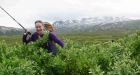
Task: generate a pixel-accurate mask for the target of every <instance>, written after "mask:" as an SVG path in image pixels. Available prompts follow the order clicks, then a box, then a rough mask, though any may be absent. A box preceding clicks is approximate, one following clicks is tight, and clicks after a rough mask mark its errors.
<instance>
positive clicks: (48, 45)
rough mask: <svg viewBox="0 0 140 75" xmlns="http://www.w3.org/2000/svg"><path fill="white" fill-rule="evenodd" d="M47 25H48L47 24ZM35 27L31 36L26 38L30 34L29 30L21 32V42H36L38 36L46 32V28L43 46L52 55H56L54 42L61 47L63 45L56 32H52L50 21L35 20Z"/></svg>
mask: <svg viewBox="0 0 140 75" xmlns="http://www.w3.org/2000/svg"><path fill="white" fill-rule="evenodd" d="M47 25H48V26H47ZM35 28H36V32H35V33H33V34H32V35H31V37H29V38H28V35H30V32H26V33H24V34H23V43H25V44H28V43H30V42H36V40H38V39H39V38H42V37H43V36H46V35H44V34H45V33H46V32H45V29H46V28H47V31H48V37H47V39H46V40H45V41H46V42H45V43H43V46H41V47H43V48H45V49H47V51H48V52H49V53H50V52H51V53H52V54H54V55H56V53H57V50H56V43H57V44H59V45H60V46H61V47H62V48H63V47H64V42H63V41H61V40H60V39H59V38H58V37H57V36H56V34H55V33H54V30H53V25H51V24H50V23H48V24H43V22H42V21H41V20H37V21H35Z"/></svg>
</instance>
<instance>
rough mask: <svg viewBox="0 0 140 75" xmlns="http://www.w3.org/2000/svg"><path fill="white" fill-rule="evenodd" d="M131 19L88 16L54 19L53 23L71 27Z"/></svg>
mask: <svg viewBox="0 0 140 75" xmlns="http://www.w3.org/2000/svg"><path fill="white" fill-rule="evenodd" d="M129 20H131V19H129V18H126V17H107V16H106V17H90V18H82V19H79V20H65V21H56V22H54V25H55V26H56V27H65V26H66V27H71V26H74V25H76V26H81V25H86V26H87V25H92V26H93V25H97V24H98V25H104V24H107V23H115V22H122V21H129Z"/></svg>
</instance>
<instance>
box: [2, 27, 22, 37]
mask: <svg viewBox="0 0 140 75" xmlns="http://www.w3.org/2000/svg"><path fill="white" fill-rule="evenodd" d="M22 33H23V30H22V29H19V28H13V27H5V26H0V35H18V34H22Z"/></svg>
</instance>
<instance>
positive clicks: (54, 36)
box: [49, 33, 64, 47]
mask: <svg viewBox="0 0 140 75" xmlns="http://www.w3.org/2000/svg"><path fill="white" fill-rule="evenodd" d="M49 36H50V38H51V39H52V40H53V41H54V42H56V43H57V44H59V45H60V46H61V47H64V42H62V41H61V40H60V39H59V38H58V37H57V36H56V35H54V34H53V33H50V34H49Z"/></svg>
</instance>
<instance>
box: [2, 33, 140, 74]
mask: <svg viewBox="0 0 140 75" xmlns="http://www.w3.org/2000/svg"><path fill="white" fill-rule="evenodd" d="M64 42H65V47H64V48H61V47H59V46H58V45H57V50H58V53H57V55H56V56H54V55H52V54H51V53H47V50H45V49H42V48H40V47H38V46H37V45H38V44H39V43H40V41H37V42H35V43H30V44H28V45H23V44H17V45H15V46H12V47H9V46H8V45H7V44H6V43H5V41H3V42H1V43H0V75H46V74H47V75H139V74H140V35H139V33H135V34H132V35H129V36H126V37H124V38H122V39H119V40H116V41H115V42H111V41H108V42H106V43H98V44H95V43H87V42H84V43H82V44H81V43H77V42H74V41H72V40H69V39H65V40H64Z"/></svg>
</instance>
